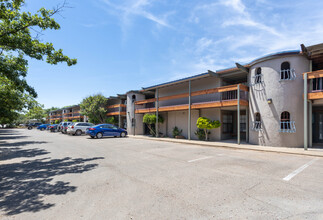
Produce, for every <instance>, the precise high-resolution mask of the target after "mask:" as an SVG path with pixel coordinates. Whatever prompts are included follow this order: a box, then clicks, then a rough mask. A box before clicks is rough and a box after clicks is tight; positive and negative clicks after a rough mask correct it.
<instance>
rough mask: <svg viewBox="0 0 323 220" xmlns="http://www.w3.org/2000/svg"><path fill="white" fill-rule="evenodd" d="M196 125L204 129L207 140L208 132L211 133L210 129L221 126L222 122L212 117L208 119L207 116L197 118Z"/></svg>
mask: <svg viewBox="0 0 323 220" xmlns="http://www.w3.org/2000/svg"><path fill="white" fill-rule="evenodd" d="M196 126H197V127H198V128H200V129H203V130H204V133H205V140H206V141H207V140H208V134H210V132H209V130H211V129H214V128H218V127H220V126H221V123H220V122H219V121H216V120H214V121H212V120H211V119H208V118H206V117H199V118H198V119H197V122H196Z"/></svg>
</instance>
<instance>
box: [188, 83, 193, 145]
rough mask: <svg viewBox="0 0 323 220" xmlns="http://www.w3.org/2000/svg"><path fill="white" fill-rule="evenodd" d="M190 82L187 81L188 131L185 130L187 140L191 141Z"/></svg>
mask: <svg viewBox="0 0 323 220" xmlns="http://www.w3.org/2000/svg"><path fill="white" fill-rule="evenodd" d="M191 105H192V100H191V80H190V81H188V129H187V139H188V140H191Z"/></svg>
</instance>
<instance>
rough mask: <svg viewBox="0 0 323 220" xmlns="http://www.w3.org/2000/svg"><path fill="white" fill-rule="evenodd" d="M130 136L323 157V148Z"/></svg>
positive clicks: (139, 137)
mask: <svg viewBox="0 0 323 220" xmlns="http://www.w3.org/2000/svg"><path fill="white" fill-rule="evenodd" d="M129 137H130V138H135V139H143V140H153V141H162V142H170V143H179V144H190V145H197V146H205V147H221V148H230V149H234V150H251V151H260V152H271V153H283V154H292V155H301V156H311V157H323V150H322V151H315V150H313V149H309V150H307V151H305V150H303V149H301V148H282V147H267V146H258V145H254V146H253V145H247V144H241V145H238V144H232V143H223V142H202V141H197V140H182V139H180V140H177V139H171V138H155V137H147V136H141V135H136V136H130V135H129ZM259 147H261V148H259ZM318 150H321V149H318Z"/></svg>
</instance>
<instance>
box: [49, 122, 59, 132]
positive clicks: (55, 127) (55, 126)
mask: <svg viewBox="0 0 323 220" xmlns="http://www.w3.org/2000/svg"><path fill="white" fill-rule="evenodd" d="M57 126H58V124H53V125H50V126H48V127H49V129H48V130H50V132H55V131H56V129H57Z"/></svg>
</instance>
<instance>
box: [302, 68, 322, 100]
mask: <svg viewBox="0 0 323 220" xmlns="http://www.w3.org/2000/svg"><path fill="white" fill-rule="evenodd" d="M303 75H304V80H307V81H308V82H307V84H308V85H307V88H308V90H307V91H308V94H307V98H308V99H309V100H317V99H323V70H317V71H312V72H307V73H304V74H303Z"/></svg>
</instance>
